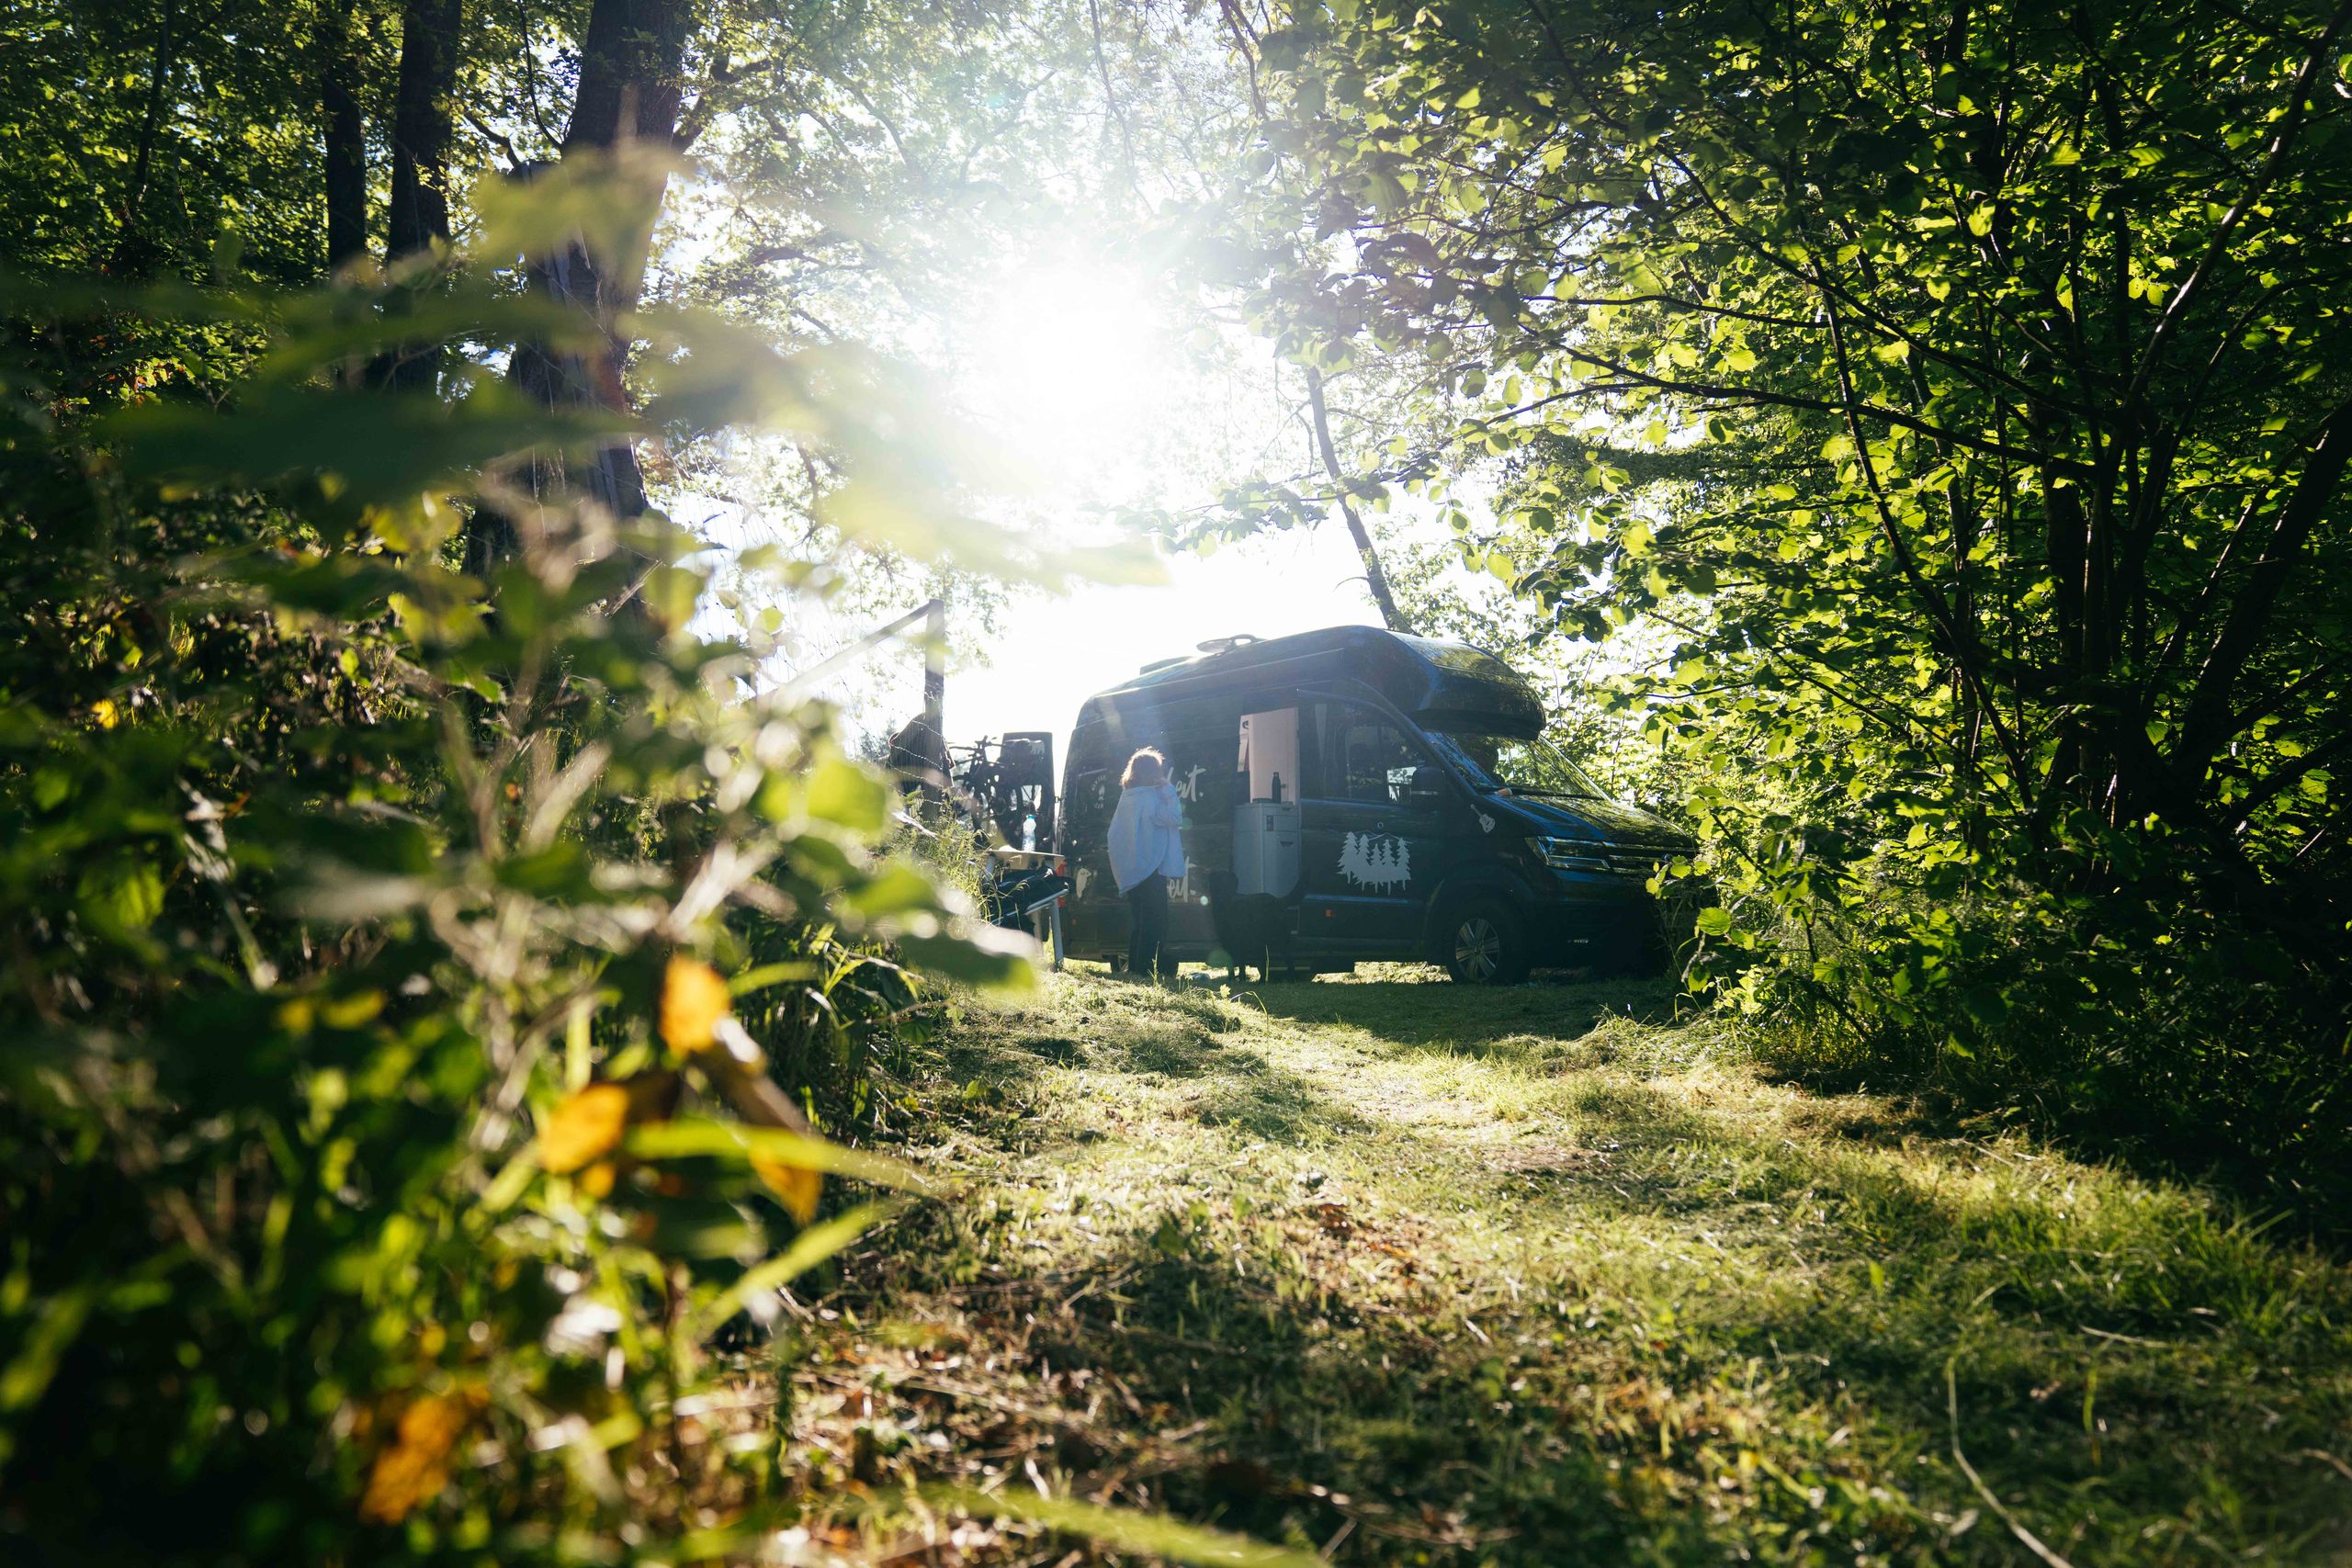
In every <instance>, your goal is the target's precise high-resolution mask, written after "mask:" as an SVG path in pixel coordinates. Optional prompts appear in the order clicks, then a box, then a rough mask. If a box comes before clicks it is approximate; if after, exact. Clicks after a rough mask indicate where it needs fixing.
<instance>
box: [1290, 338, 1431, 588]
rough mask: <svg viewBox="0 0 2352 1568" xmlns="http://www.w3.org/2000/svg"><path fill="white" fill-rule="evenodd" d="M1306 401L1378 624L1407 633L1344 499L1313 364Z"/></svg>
mask: <svg viewBox="0 0 2352 1568" xmlns="http://www.w3.org/2000/svg"><path fill="white" fill-rule="evenodd" d="M1306 403H1307V408H1308V410H1309V412H1312V413H1313V414H1314V416H1315V445H1316V446H1317V449H1319V450H1320V451H1321V452H1322V454H1323V471H1324V472H1325V473H1327V474H1329V475H1330V476H1331V484H1332V487H1333V493H1334V495H1335V496H1336V497H1337V498H1338V500H1339V502H1340V516H1341V517H1342V518H1344V519H1346V521H1347V525H1348V536H1349V537H1350V538H1351V539H1353V540H1354V541H1355V542H1356V555H1357V556H1358V557H1359V558H1361V559H1362V560H1363V581H1364V586H1365V587H1366V588H1369V589H1370V590H1371V591H1372V602H1373V603H1374V604H1375V605H1377V606H1379V609H1380V620H1381V624H1382V625H1383V626H1386V627H1387V628H1388V629H1389V630H1390V631H1392V632H1404V633H1407V634H1408V635H1409V634H1410V633H1411V631H1412V629H1413V628H1412V626H1411V625H1410V623H1408V621H1407V620H1406V619H1405V613H1404V612H1403V611H1401V610H1399V609H1398V608H1397V596H1396V595H1395V594H1394V593H1392V592H1389V588H1388V573H1387V572H1386V571H1385V570H1382V568H1381V565H1380V551H1379V550H1378V549H1376V548H1374V546H1373V542H1372V534H1371V532H1370V531H1369V530H1368V529H1366V528H1365V527H1364V525H1363V517H1362V516H1360V515H1359V514H1358V513H1357V512H1356V506H1355V502H1352V501H1351V500H1349V499H1348V493H1347V491H1346V490H1345V488H1344V487H1345V485H1346V483H1347V476H1346V475H1345V474H1344V473H1343V472H1342V471H1341V470H1340V452H1339V448H1338V447H1337V446H1333V445H1332V442H1331V414H1330V411H1329V409H1327V408H1326V407H1325V406H1324V403H1323V373H1322V372H1321V371H1319V370H1317V369H1316V368H1315V367H1313V366H1309V367H1307V370H1306Z"/></svg>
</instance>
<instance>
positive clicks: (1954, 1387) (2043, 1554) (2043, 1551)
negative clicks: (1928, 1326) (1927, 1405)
mask: <svg viewBox="0 0 2352 1568" xmlns="http://www.w3.org/2000/svg"><path fill="white" fill-rule="evenodd" d="M1956 1364H1957V1363H1956V1362H1952V1361H1946V1362H1945V1363H1944V1399H1945V1403H1946V1407H1947V1408H1948V1409H1949V1410H1950V1411H1951V1457H1952V1458H1953V1459H1954V1460H1955V1461H1958V1462H1959V1465H1960V1472H1961V1473H1962V1475H1965V1476H1966V1477H1968V1483H1969V1484H1970V1485H1972V1486H1973V1487H1975V1488H1976V1495H1978V1496H1979V1497H1982V1498H1984V1499H1985V1506H1986V1507H1988V1508H1990V1509H1992V1510H1993V1512H1994V1513H1996V1514H1997V1515H1999V1516H2000V1519H2001V1522H2002V1523H2003V1524H2005V1525H2007V1526H2008V1527H2009V1533H2010V1534H2011V1535H2013V1536H2015V1537H2017V1538H2018V1540H2021V1541H2023V1542H2024V1543H2025V1548H2026V1550H2027V1551H2030V1552H2032V1553H2033V1554H2034V1555H2035V1556H2036V1557H2039V1558H2041V1560H2042V1561H2043V1562H2047V1563H2049V1564H2050V1568H2075V1565H2074V1564H2073V1563H2071V1562H2067V1561H2066V1560H2065V1559H2064V1558H2063V1557H2061V1556H2059V1555H2058V1554H2057V1553H2056V1552H2054V1551H2051V1550H2050V1549H2049V1548H2048V1547H2046V1546H2044V1545H2042V1544H2041V1537H2040V1536H2037V1535H2035V1534H2034V1533H2033V1532H2032V1531H2031V1530H2030V1529H2026V1528H2025V1526H2024V1525H2022V1524H2020V1523H2018V1517H2017V1516H2016V1515H2015V1514H2012V1513H2011V1512H2009V1510H2008V1506H2007V1504H2005V1503H2003V1502H2002V1501H2001V1500H2000V1499H1999V1498H1998V1497H1996V1496H1994V1495H1993V1489H1992V1488H1991V1487H1990V1486H1987V1485H1985V1478H1984V1477H1983V1476H1981V1475H1979V1474H1977V1473H1976V1467H1975V1466H1974V1465H1973V1464H1971V1463H1969V1462H1968V1456H1967V1455H1966V1454H1964V1453H1962V1452H1961V1451H1960V1382H1959V1380H1958V1378H1957V1376H1956V1374H1955V1373H1954V1371H1953V1368H1954V1366H1955V1365H1956Z"/></svg>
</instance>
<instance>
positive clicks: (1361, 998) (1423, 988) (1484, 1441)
mask: <svg viewBox="0 0 2352 1568" xmlns="http://www.w3.org/2000/svg"><path fill="white" fill-rule="evenodd" d="M1430 974H1433V972H1423V971H1419V970H1416V969H1410V968H1392V969H1387V970H1385V971H1381V972H1378V973H1373V972H1370V971H1367V972H1366V974H1365V975H1364V976H1362V977H1359V978H1357V979H1354V980H1352V981H1348V980H1326V981H1323V982H1320V983H1316V984H1311V985H1309V984H1295V985H1268V986H1256V987H1237V988H1236V989H1234V990H1233V991H1232V992H1230V993H1228V994H1218V993H1217V992H1216V991H1214V990H1211V991H1199V990H1196V991H1193V992H1189V993H1182V994H1170V993H1167V992H1161V991H1158V990H1154V989H1152V988H1149V987H1142V986H1137V985H1134V984H1131V983H1127V982H1124V981H1119V980H1114V979H1112V978H1109V977H1107V976H1103V975H1100V974H1082V973H1071V974H1069V975H1065V976H1051V977H1048V978H1047V980H1046V983H1045V987H1044V988H1043V990H1042V991H1040V992H1038V993H1035V994H1034V995H1032V996H1030V997H1029V998H1023V999H1021V1000H1017V1001H1012V1002H993V1001H976V1002H969V1003H967V1004H965V1005H964V1008H963V1010H962V1017H961V1018H960V1020H959V1021H958V1023H957V1024H956V1027H955V1028H954V1029H953V1030H952V1031H951V1035H952V1040H951V1042H950V1043H949V1044H948V1046H947V1054H946V1063H945V1066H944V1069H943V1072H942V1076H941V1077H939V1078H938V1079H937V1080H936V1081H933V1082H932V1083H930V1084H928V1085H925V1086H922V1087H921V1088H920V1089H919V1091H918V1095H917V1099H916V1100H915V1102H914V1103H913V1104H912V1105H910V1107H909V1108H908V1109H909V1111H910V1115H911V1117H912V1120H913V1122H914V1125H915V1127H916V1129H917V1133H916V1139H915V1141H916V1144H917V1150H918V1152H919V1155H920V1157H921V1159H922V1162H923V1163H924V1164H926V1165H927V1166H929V1167H931V1168H933V1169H935V1170H938V1171H940V1172H941V1173H942V1174H943V1175H945V1176H946V1177H947V1178H948V1179H949V1181H950V1184H951V1187H952V1189H953V1192H954V1195H953V1196H952V1197H951V1198H949V1199H947V1200H945V1201H940V1202H936V1203H930V1204H925V1205H922V1206H921V1207H919V1208H917V1209H915V1210H912V1211H910V1212H909V1213H906V1214H905V1215H903V1216H902V1217H901V1218H899V1220H898V1221H897V1222H896V1223H895V1224H894V1225H893V1226H892V1227H891V1228H889V1229H888V1230H886V1231H883V1232H879V1233H876V1235H875V1236H874V1237H872V1238H870V1239H869V1242H868V1243H867V1244H866V1245H865V1247H863V1248H862V1249H861V1250H860V1252H859V1253H858V1254H857V1255H856V1256H854V1258H851V1259H850V1260H849V1261H848V1265H847V1267H846V1269H844V1271H843V1278H844V1280H846V1281H847V1282H846V1283H845V1284H843V1285H842V1286H839V1287H837V1288H836V1289H835V1290H834V1291H833V1292H832V1293H831V1294H830V1295H825V1296H820V1297H817V1298H814V1301H813V1307H812V1308H811V1309H804V1311H803V1313H802V1314H801V1315H800V1318H799V1319H798V1322H799V1327H798V1328H797V1331H796V1332H795V1333H794V1334H793V1335H790V1336H787V1339H786V1348H787V1350H788V1355H787V1361H788V1363H789V1364H792V1365H794V1366H795V1367H796V1368H797V1370H796V1371H794V1373H793V1374H792V1375H793V1378H794V1380H795V1383H796V1387H795V1389H794V1391H793V1399H792V1416H791V1424H792V1428H793V1435H794V1438H795V1441H796V1442H797V1444H798V1445H799V1446H800V1451H801V1452H802V1453H803V1454H804V1455H805V1456H813V1457H812V1460H811V1462H812V1463H813V1464H814V1465H815V1466H816V1467H817V1468H818V1469H819V1470H820V1471H831V1472H835V1478H836V1479H838V1480H840V1481H842V1482H843V1483H846V1484H847V1486H848V1489H849V1490H850V1491H851V1492H852V1493H853V1494H855V1493H858V1492H865V1493H867V1494H869V1495H871V1496H872V1497H874V1498H875V1499H876V1501H875V1503H874V1505H873V1506H871V1507H870V1508H869V1509H868V1511H867V1512H866V1513H865V1515H864V1516H863V1517H862V1518H861V1519H860V1520H859V1521H858V1522H857V1523H856V1525H855V1526H854V1528H853V1527H852V1526H851V1525H850V1524H849V1523H847V1522H842V1523H840V1524H837V1525H836V1526H835V1527H834V1528H833V1529H832V1530H831V1533H830V1534H829V1533H828V1531H827V1530H826V1529H823V1528H819V1529H815V1530H814V1531H813V1532H812V1533H809V1534H807V1535H799V1534H796V1537H795V1542H796V1544H795V1549H794V1552H793V1553H792V1554H796V1555H799V1556H801V1557H803V1558H804V1559H806V1560H820V1559H822V1558H824V1557H826V1556H828V1555H831V1551H830V1550H829V1547H828V1542H829V1541H831V1542H832V1543H834V1545H835V1546H837V1547H839V1548H850V1549H854V1553H855V1554H856V1555H860V1556H865V1557H867V1558H868V1559H869V1560H870V1559H871V1557H872V1556H875V1555H879V1556H882V1557H884V1558H886V1559H889V1560H896V1561H903V1562H1033V1563H1037V1564H1054V1563H1057V1562H1069V1563H1077V1562H1085V1561H1099V1560H1100V1559H1099V1557H1097V1556H1096V1555H1095V1552H1096V1551H1098V1550H1099V1549H1097V1548H1089V1547H1086V1546H1085V1544H1084V1543H1083V1542H1082V1541H1080V1540H1078V1538H1076V1537H1073V1536H1070V1535H1067V1534H1057V1533H1054V1532H1052V1531H1050V1530H1045V1529H1040V1528H1038V1527H1036V1526H1035V1525H1024V1526H1010V1525H1001V1524H1000V1525H989V1524H986V1523H983V1522H978V1521H975V1520H973V1519H970V1518H967V1517H962V1516H960V1515H959V1514H957V1513H956V1511H955V1510H953V1509H948V1510H945V1511H937V1512H934V1511H933V1510H932V1509H931V1508H930V1507H928V1506H922V1505H915V1506H909V1505H907V1504H905V1503H903V1502H902V1503H899V1504H887V1505H886V1504H885V1503H884V1502H883V1501H882V1499H884V1498H888V1497H893V1496H895V1497H899V1498H903V1497H904V1496H905V1495H906V1494H905V1493H904V1492H903V1491H900V1490H899V1488H898V1486H897V1484H896V1483H900V1482H903V1481H907V1480H921V1481H926V1482H932V1483H938V1482H941V1481H947V1482H956V1481H960V1482H962V1483H965V1484H967V1485H973V1486H979V1487H984V1488H985V1489H987V1490H988V1491H989V1492H990V1493H992V1494H994V1495H998V1496H1001V1497H1003V1498H1007V1499H1011V1500H1013V1502H1014V1503H1016V1504H1017V1505H1019V1506H1022V1507H1023V1508H1025V1509H1027V1510H1028V1511H1030V1512H1032V1513H1039V1512H1045V1513H1049V1512H1050V1508H1051V1506H1052V1505H1053V1504H1054V1502H1055V1501H1056V1500H1060V1499H1074V1500H1077V1501H1078V1502H1080V1503H1085V1502H1103V1503H1110V1504H1114V1505H1118V1506H1123V1507H1132V1508H1138V1509H1142V1510H1147V1511H1150V1512H1155V1513H1159V1514H1161V1515H1164V1516H1169V1517H1174V1518H1177V1519H1182V1520H1189V1521H1193V1522H1194V1523H1197V1524H1205V1525H1213V1526H1215V1527H1217V1528H1219V1529H1227V1530H1231V1531H1237V1532H1240V1533H1244V1534H1247V1535H1250V1536H1253V1537H1255V1538H1257V1539H1258V1540H1261V1541H1267V1542H1272V1543H1280V1544H1283V1545H1287V1546H1290V1547H1292V1548H1295V1549H1304V1550H1305V1551H1310V1552H1313V1551H1319V1552H1321V1553H1323V1554H1324V1555H1326V1556H1327V1557H1328V1558H1329V1560H1330V1561H1332V1562H1343V1563H1345V1562H1367V1563H1369V1562H1432V1563H1453V1562H1462V1563H1471V1562H1482V1563H1485V1562H1491V1563H1498V1564H1499V1563H1512V1564H1537V1563H1542V1564H1565V1563H1577V1562H1718V1561H1726V1560H1735V1559H1746V1560H1761V1561H1767V1562H1831V1561H1834V1562H1882V1561H1887V1562H1921V1561H1931V1562H2020V1561H2027V1560H2029V1558H2028V1554H2029V1551H2030V1550H2031V1549H2030V1547H2029V1546H2028V1544H2027V1541H2026V1538H2027V1537H2028V1536H2030V1537H2031V1538H2032V1540H2033V1541H2034V1542H2036V1543H2038V1544H2039V1548H2040V1550H2041V1552H2044V1553H2046V1554H2048V1555H2047V1557H2046V1558H2045V1561H2059V1560H2063V1561H2064V1562H2071V1563H2075V1564H2089V1563H2094V1562H2098V1563H2125V1562H2129V1563H2152V1562H2217V1561H2225V1560H2237V1559H2241V1558H2251V1559H2258V1560H2260V1561H2264V1562H2345V1561H2352V1269H2347V1268H2346V1266H2345V1264H2344V1263H2343V1262H2342V1261H2341V1260H2340V1259H2336V1258H2330V1257H2328V1256H2325V1255H2323V1254H2320V1253H2316V1252H2312V1251H2310V1250H2307V1249H2305V1248H2302V1247H2299V1246H2296V1245H2292V1244H2290V1243H2287V1242H2283V1241H2280V1240H2278V1239H2277V1238H2276V1237H2275V1236H2273V1235H2270V1234H2267V1232H2266V1231H2265V1230H2264V1228H2263V1227H2262V1226H2261V1225H2260V1224H2256V1223H2251V1222H2249V1221H2248V1220H2247V1219H2246V1218H2245V1217H2243V1216H2242V1215H2240V1214H2238V1213H2234V1212H2233V1210H2231V1209H2230V1208H2229V1207H2228V1206H2227V1205H2226V1204H2224V1203H2222V1202H2221V1201H2218V1200H2215V1199H2213V1198H2211V1197H2210V1196H2208V1195H2206V1194H2203V1193H2200V1192H2199V1191H2197V1190H2193V1189H2189V1188H2185V1187H2181V1186H2177V1185H2169V1184H2163V1183H2157V1182H2151V1181H2149V1180H2145V1179H2139V1178H2136V1177H2132V1176H2130V1175H2127V1174H2124V1173H2122V1172H2120V1171H2118V1170H2115V1169H2112V1168H2103V1167H2098V1166H2091V1165H2086V1164H2081V1163H2076V1162H2075V1161H2073V1160H2070V1159H2069V1158H2067V1157H2065V1156H2064V1155H2062V1154H2060V1153H2057V1152H2053V1151H2052V1150H2050V1149H2048V1148H2044V1147H2038V1146H2035V1145H2031V1144H2030V1143H2028V1142H2026V1141H2024V1140H2022V1139H2019V1138H2017V1137H2015V1136H2013V1135H2008V1134H1998V1133H1989V1132H1983V1131H1971V1130H1969V1129H1967V1128H1964V1127H1952V1126H1939V1125H1933V1124H1929V1123H1928V1122H1924V1121H1922V1120H1921V1119H1919V1118H1918V1117H1917V1116H1916V1115H1914V1114H1913V1113H1911V1112H1910V1111H1907V1110H1906V1109H1905V1107H1904V1106H1902V1105H1900V1104H1898V1103H1896V1102H1894V1101H1891V1100H1883V1099H1878V1098H1871V1097H1864V1096H1842V1097H1836V1098H1825V1097H1822V1096H1818V1095H1815V1094H1811V1093H1807V1092H1805V1091H1804V1090H1803V1089H1799V1088H1796V1087H1792V1086H1789V1085H1784V1084H1777V1083H1774V1082H1771V1081H1770V1080H1769V1079H1768V1078H1767V1077H1764V1076H1762V1075H1760V1074H1759V1073H1758V1070H1757V1069H1756V1068H1755V1067H1754V1066H1751V1065H1750V1064H1749V1062H1748V1061H1747V1059H1746V1054H1745V1053H1744V1052H1743V1050H1742V1049H1741V1047H1740V1044H1739V1040H1740V1036H1739V1034H1738V1032H1737V1031H1736V1029H1735V1028H1734V1027H1733V1026H1731V1025H1730V1024H1728V1023H1726V1022H1724V1021H1722V1020H1720V1019H1718V1018H1715V1017H1713V1016H1711V1015H1707V1014H1703V1013H1702V1014H1699V1015H1696V1016H1686V1017H1680V1018H1678V1017H1677V1015H1676V1006H1675V1002H1674V998H1672V996H1671V995H1670V994H1669V993H1668V990H1667V989H1666V988H1664V987H1656V986H1645V985H1638V984H1623V983H1616V984H1590V985H1572V984H1553V985H1546V984H1536V985H1532V986H1523V987H1512V988H1508V989H1496V990H1474V989H1468V988H1464V987H1453V986H1450V985H1447V984H1444V983H1442V981H1435V980H1433V979H1430V978H1426V977H1425V976H1427V975H1430ZM959 1521H960V1522H959Z"/></svg>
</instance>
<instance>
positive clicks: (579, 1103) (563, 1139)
mask: <svg viewBox="0 0 2352 1568" xmlns="http://www.w3.org/2000/svg"><path fill="white" fill-rule="evenodd" d="M627 1131H628V1089H624V1088H622V1087H621V1086H620V1085H619V1084H616V1083H592V1084H590V1085H589V1086H588V1087H587V1088H586V1089H582V1090H581V1091H580V1092H579V1093H577V1094H574V1095H571V1096H570V1097H568V1098H567V1099H565V1100H564V1101H563V1102H562V1103H561V1104H560V1105H558V1106H557V1107H556V1108H555V1109H554V1110H553V1111H549V1112H548V1119H547V1124H546V1125H545V1126H543V1127H541V1128H540V1129H539V1163H540V1164H541V1165H542V1166H544V1167H546V1168H548V1170H551V1171H554V1172H555V1173H556V1174H557V1175H559V1176H560V1175H563V1174H565V1173H566V1172H569V1171H574V1170H578V1169H579V1168H581V1167H582V1166H583V1165H586V1164H588V1163H589V1162H590V1161H591V1160H594V1159H600V1158H602V1157H603V1156H605V1155H608V1154H610V1153H612V1151H613V1150H615V1149H616V1148H618V1147H619V1146H620V1142H621V1134H623V1133H625V1132H627Z"/></svg>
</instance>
